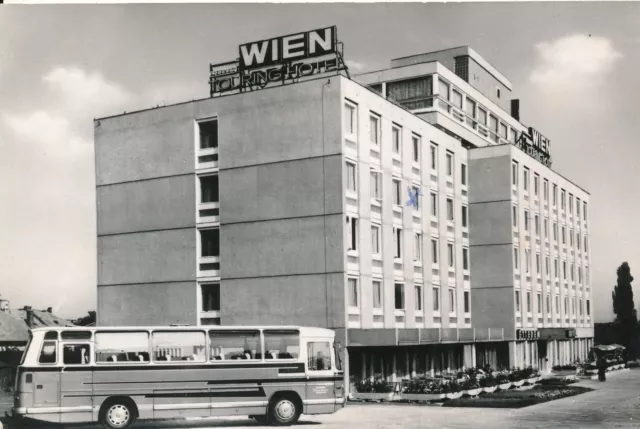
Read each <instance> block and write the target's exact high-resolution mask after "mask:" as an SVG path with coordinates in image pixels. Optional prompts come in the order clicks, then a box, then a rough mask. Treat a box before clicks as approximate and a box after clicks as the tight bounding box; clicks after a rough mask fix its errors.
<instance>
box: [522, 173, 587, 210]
mask: <svg viewBox="0 0 640 429" xmlns="http://www.w3.org/2000/svg"><path fill="white" fill-rule="evenodd" d="M530 177H531V173H530V170H529V168H528V167H523V168H522V189H524V190H525V191H529V187H530V185H531V184H530ZM511 183H512V185H513V186H518V183H519V164H518V162H517V161H513V163H512V164H511ZM552 187H553V189H552V191H551V200H552V204H553V207H556V206H557V203H558V185H557V184H555V183H553V184H552ZM540 192H541V191H540V175H539V174H538V173H534V174H533V194H534V195H535V196H539V195H540ZM567 194H568V203H567ZM542 198H543V200H544V201H545V202H548V201H549V180H548V179H543V181H542ZM574 207H575V213H576V216H577V217H578V218H580V216H582V219H583V220H584V221H585V222H586V221H587V202H586V201H581V200H580V198H578V197H577V196H576V197H575V204H574V195H573V194H571V193H568V192H567V191H566V190H565V189H562V188H561V189H560V208H561V209H562V210H565V209H567V208H568V210H569V213H570V214H573V212H574Z"/></svg>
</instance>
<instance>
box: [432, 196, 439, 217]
mask: <svg viewBox="0 0 640 429" xmlns="http://www.w3.org/2000/svg"><path fill="white" fill-rule="evenodd" d="M431 216H438V196H437V195H436V194H435V193H433V192H432V193H431Z"/></svg>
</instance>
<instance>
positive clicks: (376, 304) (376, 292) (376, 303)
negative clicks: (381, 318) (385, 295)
mask: <svg viewBox="0 0 640 429" xmlns="http://www.w3.org/2000/svg"><path fill="white" fill-rule="evenodd" d="M371 287H372V288H373V308H382V282H380V281H378V280H373V281H372V282H371Z"/></svg>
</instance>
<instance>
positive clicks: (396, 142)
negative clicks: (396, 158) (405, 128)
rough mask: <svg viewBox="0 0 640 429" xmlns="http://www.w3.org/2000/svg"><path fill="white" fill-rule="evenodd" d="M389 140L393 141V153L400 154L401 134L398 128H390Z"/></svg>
mask: <svg viewBox="0 0 640 429" xmlns="http://www.w3.org/2000/svg"><path fill="white" fill-rule="evenodd" d="M391 141H392V142H393V153H397V154H400V153H401V150H402V136H401V134H400V128H398V127H395V126H394V127H392V128H391Z"/></svg>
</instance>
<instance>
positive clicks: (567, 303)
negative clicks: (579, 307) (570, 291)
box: [564, 296, 569, 313]
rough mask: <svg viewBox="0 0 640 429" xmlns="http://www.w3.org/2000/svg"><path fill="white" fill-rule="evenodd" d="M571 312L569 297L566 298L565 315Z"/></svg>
mask: <svg viewBox="0 0 640 429" xmlns="http://www.w3.org/2000/svg"><path fill="white" fill-rule="evenodd" d="M568 312H569V298H568V297H566V296H565V297H564V313H568Z"/></svg>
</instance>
